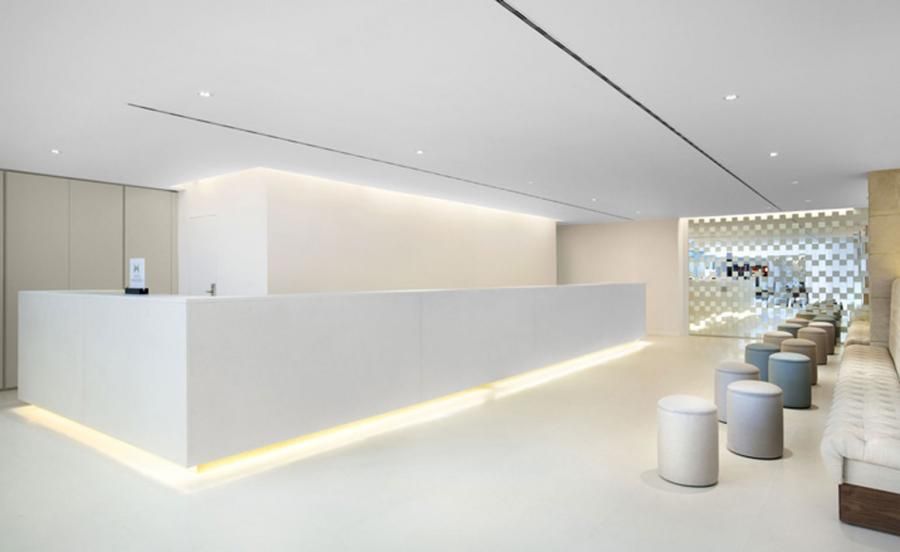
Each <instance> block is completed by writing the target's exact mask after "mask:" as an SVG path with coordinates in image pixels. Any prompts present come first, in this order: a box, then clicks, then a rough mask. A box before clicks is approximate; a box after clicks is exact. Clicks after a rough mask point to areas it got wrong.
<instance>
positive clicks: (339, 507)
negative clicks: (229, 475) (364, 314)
mask: <svg viewBox="0 0 900 552" xmlns="http://www.w3.org/2000/svg"><path fill="white" fill-rule="evenodd" d="M651 341H652V343H653V344H652V346H650V347H648V348H646V349H644V350H642V351H640V352H638V353H635V354H633V355H631V356H629V357H626V358H623V359H619V360H615V361H612V362H610V363H608V364H605V365H603V366H599V367H597V368H595V369H592V370H588V371H585V372H581V373H578V374H575V375H572V376H569V377H567V378H566V379H563V380H558V381H555V382H552V383H549V384H547V385H544V386H542V387H538V388H534V389H531V390H529V391H526V392H523V393H521V394H518V395H514V396H511V397H507V398H504V399H502V400H498V401H492V402H490V403H488V404H485V405H483V406H479V407H476V408H474V409H471V410H467V411H465V412H462V413H460V414H458V415H456V416H453V417H450V418H445V419H441V420H438V421H435V422H432V423H428V424H425V425H421V426H416V427H413V428H408V429H405V430H401V431H398V432H395V433H392V434H389V435H383V436H380V437H376V438H374V439H371V440H369V441H366V442H363V443H359V444H356V445H352V446H350V447H347V448H343V449H340V450H337V451H332V452H329V453H326V454H323V455H319V456H315V457H312V458H307V459H305V460H302V461H299V462H296V463H293V464H290V465H288V466H284V467H281V468H277V469H274V470H271V471H268V472H265V473H260V474H256V475H253V476H251V477H247V478H244V479H240V480H237V481H234V482H231V483H227V484H224V485H221V486H218V487H214V488H208V489H205V490H200V491H196V492H193V493H190V494H182V493H179V492H178V491H175V490H173V489H171V488H168V487H165V486H163V485H161V484H159V483H157V482H155V481H153V480H151V479H147V478H145V477H144V476H142V475H140V474H138V473H135V472H134V471H132V470H131V469H129V468H127V467H125V466H122V465H120V464H118V463H116V462H115V461H113V460H111V459H109V458H107V457H105V456H103V455H101V454H100V453H98V452H96V451H94V450H92V449H90V448H87V447H85V446H84V445H81V444H79V443H77V442H75V441H71V440H69V439H68V438H66V437H64V436H61V435H59V434H56V433H53V432H51V431H49V430H47V429H44V428H43V427H40V426H35V425H30V424H29V423H27V422H26V421H24V420H23V419H22V418H21V417H19V416H17V415H16V414H14V413H13V410H12V409H13V408H15V407H16V406H17V405H18V404H19V403H17V401H16V400H15V395H14V393H12V392H5V393H0V550H2V551H11V552H12V551H15V552H25V551H37V550H41V551H44V550H52V551H57V550H58V551H67V552H72V551H82V550H83V551H91V552H95V551H107V550H109V551H116V552H124V551H131V550H148V551H151V550H152V551H154V552H159V551H182V550H194V551H216V552H221V551H231V550H235V551H238V550H240V551H249V550H253V551H281V550H292V551H293V550H390V551H397V550H417V551H419V550H428V551H431V550H454V551H458V550H492V551H494V550H515V551H522V550H541V551H546V550H566V551H574V550H592V551H595V550H629V551H631V550H647V551H651V550H654V551H655V550H667V551H668V550H691V551H705V550H710V551H713V550H715V551H718V550H734V551H741V550H748V551H749V550H793V551H803V550H811V551H812V550H815V551H832V550H834V551H848V550H900V538H898V537H893V536H889V535H885V534H881V533H876V532H873V531H868V530H865V529H858V528H855V527H850V526H846V525H842V524H840V523H839V522H838V520H837V486H836V485H835V484H834V483H833V482H832V481H830V480H829V478H828V476H827V475H826V473H825V470H824V467H823V465H822V461H821V459H820V457H819V452H818V445H819V438H820V436H821V432H822V426H823V423H824V419H825V415H826V413H827V410H828V405H829V402H830V398H831V391H832V383H833V381H834V376H835V370H836V367H835V365H834V362H835V357H832V365H830V366H828V367H826V368H824V369H822V371H821V372H820V378H819V381H820V385H819V386H817V387H816V388H815V390H814V395H813V399H814V400H813V402H814V404H815V408H814V409H812V410H808V411H798V410H786V411H785V424H786V428H785V429H786V431H785V439H786V447H787V449H788V450H787V453H786V456H785V458H784V459H782V460H777V461H754V460H750V459H747V458H742V457H738V456H735V455H733V454H730V453H728V452H727V451H726V450H725V448H724V444H725V426H721V427H720V430H721V448H722V452H721V472H720V483H719V485H718V486H716V487H713V488H710V489H685V488H680V487H676V486H673V485H671V484H668V483H665V482H663V481H662V480H660V479H659V478H658V477H657V476H656V473H655V463H656V459H655V454H656V434H655V429H656V428H655V405H656V400H657V399H658V398H659V397H660V396H662V395H665V394H669V393H692V394H698V395H703V396H706V397H712V392H713V386H712V382H713V378H712V370H713V367H714V366H715V364H716V362H717V361H718V360H720V359H723V358H727V357H734V358H736V357H738V356H740V354H741V351H742V345H743V343H745V342H744V341H741V340H736V339H728V338H709V337H684V338H656V339H651Z"/></svg>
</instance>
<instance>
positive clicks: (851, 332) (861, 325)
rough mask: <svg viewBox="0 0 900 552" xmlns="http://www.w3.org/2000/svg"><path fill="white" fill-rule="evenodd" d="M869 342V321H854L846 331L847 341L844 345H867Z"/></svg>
mask: <svg viewBox="0 0 900 552" xmlns="http://www.w3.org/2000/svg"><path fill="white" fill-rule="evenodd" d="M871 342H872V340H871V337H870V330H869V321H868V320H854V321H853V322H852V323H851V324H850V328H848V329H847V340H846V341H845V342H844V345H845V346H846V345H869V344H871Z"/></svg>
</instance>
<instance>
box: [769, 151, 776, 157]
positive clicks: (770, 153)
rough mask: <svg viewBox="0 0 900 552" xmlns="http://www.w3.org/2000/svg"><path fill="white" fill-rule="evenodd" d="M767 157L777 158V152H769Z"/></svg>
mask: <svg viewBox="0 0 900 552" xmlns="http://www.w3.org/2000/svg"><path fill="white" fill-rule="evenodd" d="M769 157H778V152H777V151H770V152H769Z"/></svg>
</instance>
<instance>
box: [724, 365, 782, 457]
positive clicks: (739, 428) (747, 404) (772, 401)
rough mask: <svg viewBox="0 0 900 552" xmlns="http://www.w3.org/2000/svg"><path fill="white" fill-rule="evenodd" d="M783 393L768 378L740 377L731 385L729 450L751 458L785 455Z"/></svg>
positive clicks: (729, 397) (729, 388)
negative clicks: (765, 380) (753, 379)
mask: <svg viewBox="0 0 900 552" xmlns="http://www.w3.org/2000/svg"><path fill="white" fill-rule="evenodd" d="M778 354H781V353H778ZM782 396H783V394H782V391H781V389H780V388H779V387H778V386H777V385H773V384H771V383H767V382H764V381H736V382H734V383H732V384H731V385H729V386H728V450H730V451H731V452H734V453H735V454H740V455H741V456H749V457H750V458H781V457H782V455H783V454H784V411H783V410H782V407H783V404H782Z"/></svg>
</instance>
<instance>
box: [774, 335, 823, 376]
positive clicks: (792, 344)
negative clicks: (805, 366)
mask: <svg viewBox="0 0 900 552" xmlns="http://www.w3.org/2000/svg"><path fill="white" fill-rule="evenodd" d="M817 349H818V348H817V347H816V342H815V341H810V340H808V339H800V338H796V339H785V340H784V341H782V342H781V352H782V353H800V354H801V355H805V356H806V358H808V359H809V383H810V385H816V384H817V383H819V364H818V362H817V358H818V355H819V353H818V351H817Z"/></svg>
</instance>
